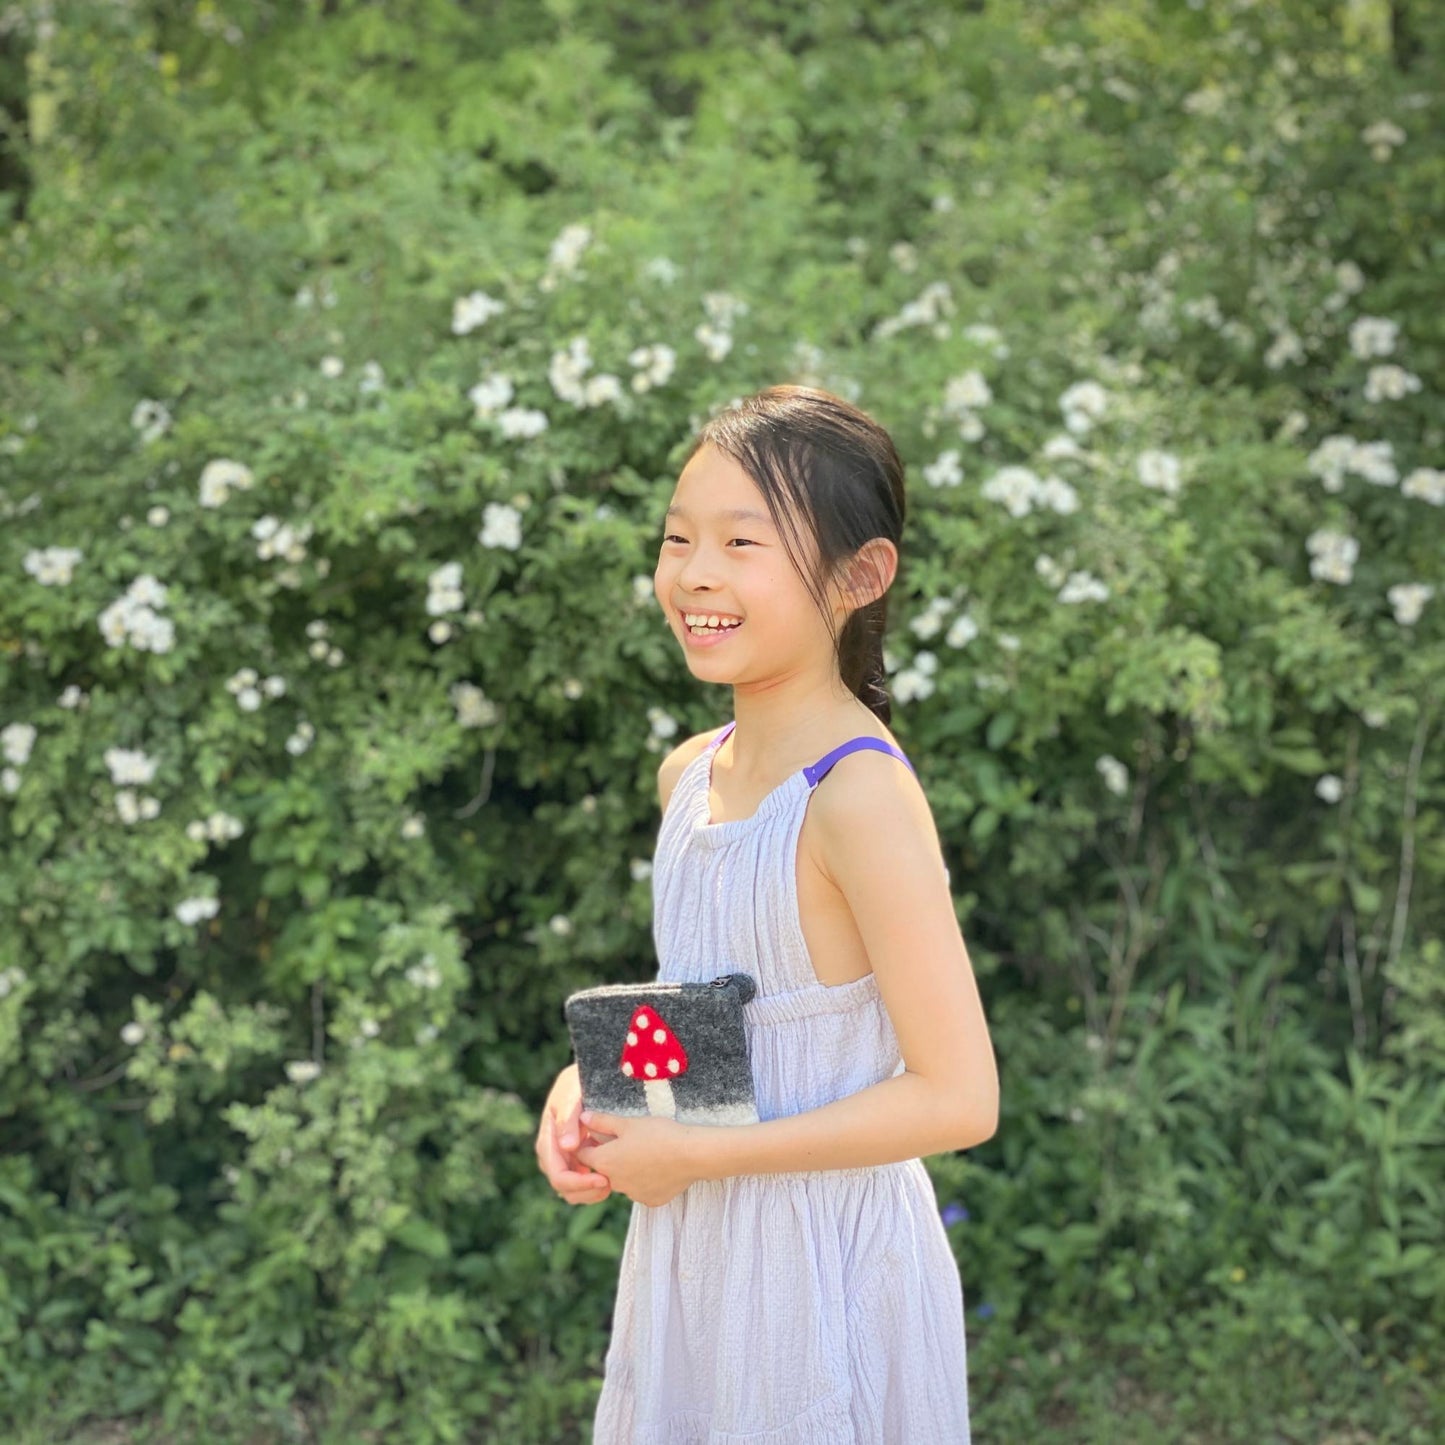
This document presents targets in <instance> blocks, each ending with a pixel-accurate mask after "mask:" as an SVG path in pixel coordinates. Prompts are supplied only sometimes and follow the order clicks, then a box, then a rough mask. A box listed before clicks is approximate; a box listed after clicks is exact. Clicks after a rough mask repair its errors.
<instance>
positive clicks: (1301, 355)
mask: <svg viewBox="0 0 1445 1445" xmlns="http://www.w3.org/2000/svg"><path fill="white" fill-rule="evenodd" d="M1304 359H1305V349H1304V346H1303V344H1302V343H1301V342H1300V339H1299V337H1298V336H1297V335H1296V334H1295V333H1294V332H1293V331H1291V330H1290V329H1289V328H1288V327H1286V328H1285V329H1284V330H1283V331H1281V332H1280V333H1279V335H1278V336H1276V337H1275V338H1274V340H1273V341H1272V342H1271V343H1270V347H1269V350H1268V351H1266V352H1265V353H1264V364H1265V365H1266V366H1267V367H1269V369H1270V370H1271V371H1278V370H1279V369H1280V368H1281V367H1282V366H1288V365H1289V364H1290V363H1295V364H1298V363H1299V362H1301V361H1303V360H1304Z"/></svg>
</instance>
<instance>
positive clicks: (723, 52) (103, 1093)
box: [0, 0, 1445, 1445]
mask: <svg viewBox="0 0 1445 1445" xmlns="http://www.w3.org/2000/svg"><path fill="white" fill-rule="evenodd" d="M1442 78H1445V12H1442V10H1441V8H1440V7H1439V6H1437V5H1433V4H1430V3H1427V0H1396V3H1393V4H1392V3H1382V0H1350V3H1345V0H1336V3H1330V0H1315V3H1308V0H1299V3H1295V0H1279V3H1263V0H1215V3H1208V4H1206V3H1203V0H1193V3H1184V0H1173V3H1171V0H976V3H954V4H939V3H924V0H889V3H886V4H885V3H866V4H865V3H846V0H839V3H820V4H815V5H809V6H803V5H788V4H783V3H779V0H726V3H724V0H696V3H673V4H656V3H651V4H649V3H642V0H630V3H626V4H623V3H619V0H594V3H591V4H585V5H584V4H580V3H576V0H547V3H541V4H538V3H534V0H529V3H520V0H493V3H481V0H474V3H462V0H392V3H360V0H328V3H316V0H311V3H294V4H279V3H263V0H206V3H182V0H152V3H141V0H131V3H126V0H66V3H64V4H58V3H52V4H41V3H20V4H9V5H5V6H4V7H3V8H0V216H3V228H0V234H3V239H0V246H3V267H0V352H3V366H0V516H3V520H4V527H3V530H0V698H3V703H0V706H3V715H0V749H3V755H0V850H3V858H0V920H3V927H0V1425H3V1430H4V1436H5V1438H6V1439H7V1440H13V1441H22V1442H36V1445H38V1442H47V1445H48V1442H54V1441H78V1442H123V1441H131V1440H134V1441H141V1440H144V1441H147V1442H151V1441H158V1442H159V1441H207V1442H221V1441H236V1442H273V1441H275V1442H281V1441H288V1442H289V1441H308V1442H310V1441H345V1442H351V1441H407V1442H430V1441H446V1442H453V1441H466V1442H474V1441H487V1442H492V1441H497V1442H507V1445H518V1442H523V1445H525V1442H572V1441H579V1442H585V1441H586V1440H587V1439H588V1438H589V1434H590V1421H591V1418H592V1409H593V1405H594V1402H595V1399H596V1394H597V1390H598V1388H599V1385H600V1374H601V1363H602V1357H603V1352H604V1350H605V1347H606V1342H607V1329H608V1324H609V1312H610V1308H611V1304H612V1298H613V1289H614V1285H615V1281H616V1273H617V1262H618V1253H619V1248H620V1243H621V1240H622V1237H623V1233H624V1230H625V1226H626V1222H627V1214H628V1210H629V1209H630V1207H631V1206H630V1202H629V1201H627V1200H626V1199H625V1198H622V1197H617V1198H613V1199H611V1200H609V1201H607V1202H606V1203H605V1204H603V1205H600V1206H594V1207H587V1208H575V1209H574V1208H569V1207H568V1206H566V1205H564V1204H563V1203H562V1202H561V1201H560V1200H559V1199H558V1198H557V1197H556V1196H555V1195H554V1194H553V1193H552V1191H551V1189H550V1188H549V1186H548V1185H547V1183H546V1181H545V1180H544V1179H543V1177H542V1176H541V1175H540V1174H539V1172H538V1170H537V1165H536V1160H535V1158H534V1155H533V1137H534V1134H535V1131H536V1127H537V1120H538V1116H539V1112H540V1109H541V1107H542V1103H543V1100H544V1099H545V1097H546V1094H547V1091H548V1089H549V1087H550V1085H551V1082H552V1079H553V1077H554V1075H555V1074H556V1072H557V1071H558V1070H559V1069H560V1068H561V1067H562V1066H563V1065H565V1064H566V1063H567V1062H568V1060H569V1048H568V1043H567V1036H566V1031H565V1027H564V1024H563V1018H562V1011H561V1005H562V1000H563V998H564V996H565V995H566V994H567V993H568V992H569V991H571V990H573V989H575V988H579V987H585V986H588V985H591V984H594V983H599V982H604V981H612V980H620V979H643V978H647V977H650V976H651V975H652V972H653V970H654V969H655V961H654V960H653V957H652V951H651V949H652V944H651V936H650V917H651V915H650V907H651V899H650V890H649V873H650V866H651V857H652V849H653V845H654V842H655V838H656V830H657V821H658V820H657V798H656V788H655V773H656V768H657V764H658V762H659V761H660V758H661V755H662V754H663V753H664V752H665V751H666V750H667V749H669V748H670V747H672V746H673V745H674V744H675V742H677V741H681V740H682V739H683V738H684V737H686V736H687V735H688V734H690V733H692V732H696V731H699V730H702V729H705V728H711V727H715V726H717V725H718V724H720V723H721V722H723V721H725V720H726V718H727V717H728V715H729V708H730V703H731V699H730V696H729V695H728V693H727V692H726V690H725V689H720V688H706V687H704V686H702V685H700V684H697V683H695V682H694V681H693V680H692V678H691V677H690V675H689V673H688V671H687V667H686V664H685V663H684V662H683V660H682V659H681V657H680V656H679V654H678V651H677V648H676V646H675V644H674V643H673V641H672V640H671V638H670V636H669V634H668V632H667V630H666V626H665V623H664V620H663V618H662V616H661V614H660V613H659V612H658V610H657V608H656V605H655V603H654V602H653V601H652V598H651V582H650V578H651V571H652V567H653V564H654V561H655V557H656V549H657V545H658V542H659V540H660V535H661V532H660V526H661V513H662V508H663V507H665V505H666V502H667V499H668V497H669V495H670V492H671V489H672V486H673V484H674V482H675V479H676V475H677V471H678V469H679V467H680V464H681V458H682V457H683V456H684V455H685V452H686V449H687V445H688V443H689V441H690V438H691V434H692V432H693V430H694V428H695V427H696V426H697V425H699V424H700V423H701V421H702V420H704V419H705V418H706V417H707V416H709V415H711V414H712V413H713V412H715V411H716V410H718V409H719V408H722V407H725V406H727V405H728V404H729V403H730V401H732V400H733V399H735V398H737V397H741V396H743V395H746V394H747V393H749V392H751V391H753V390H756V389H758V388H760V387H762V386H766V385H769V384H771V383H774V382H778V381H795V382H804V383H808V384H813V385H819V386H823V387H826V388H828V389H829V390H832V391H835V392H837V393H839V394H841V395H843V396H845V397H847V398H849V399H850V400H853V401H855V402H857V403H858V404H859V405H861V406H863V407H864V408H865V409H867V410H868V411H869V412H870V413H871V414H872V415H874V416H875V417H876V418H877V419H878V420H879V421H880V422H882V423H883V424H884V425H885V426H887V427H888V428H889V429H890V431H891V432H892V434H893V436H894V438H895V439H896V441H897V443H898V445H899V448H900V450H901V452H902V454H903V456H904V459H905V461H906V462H907V464H908V470H909V489H910V491H909V495H910V501H909V517H908V527H907V533H906V546H905V550H904V560H903V567H902V571H901V573H900V577H899V581H898V583H897V584H896V585H895V587H894V590H893V593H892V603H891V616H890V632H889V637H888V659H887V661H888V669H889V672H890V680H891V681H890V685H891V688H892V692H893V697H894V718H893V725H894V729H895V731H896V733H897V735H898V737H899V739H900V741H901V742H902V744H903V745H904V747H905V748H906V749H907V751H908V752H909V754H910V756H911V757H912V758H913V759H914V760H915V762H916V764H917V767H918V770H919V774H920V777H921V780H922V782H923V784H924V787H925V789H926V791H927V793H928V796H929V799H930V801H931V804H932V807H933V810H934V814H935V817H936V820H937V823H938V826H939V831H940V835H941V837H942V839H943V843H944V847H945V853H946V858H947V862H948V864H949V868H950V871H951V875H952V880H953V886H954V889H955V892H956V902H957V908H958V916H959V920H960V924H961V926H962V929H963V932H964V936H965V938H966V940H967V942H968V946H969V950H970V953H971V955H972V958H973V961H974V965H975V968H976V970H977V973H978V976H979V980H980V986H981V989H982V992H983V996H984V1001H985V1006H986V1009H987V1011H988V1014H989V1018H990V1022H991V1027H992V1030H993V1036H994V1041H995V1046H996V1049H997V1053H998V1058H999V1064H1000V1070H1001V1076H1002V1088H1003V1106H1002V1108H1003V1112H1002V1122H1001V1127H1000V1129H999V1132H998V1134H997V1135H996V1136H995V1137H994V1138H993V1139H991V1140H989V1141H988V1142H987V1144H985V1145H983V1146H982V1147H980V1148H977V1149H974V1150H971V1151H967V1152H966V1153H962V1152H961V1153H957V1154H949V1155H941V1156H936V1157H934V1158H932V1159H930V1160H929V1161H928V1167H929V1170H930V1173H931V1174H932V1176H933V1178H934V1181H935V1183H936V1186H937V1189H938V1198H939V1204H940V1208H941V1209H942V1211H943V1219H944V1222H945V1225H946V1226H947V1229H948V1233H949V1236H950V1238H951V1239H952V1240H953V1242H954V1246H955V1249H956V1253H957V1258H958V1262H959V1268H960V1272H961V1277H962V1279H963V1283H964V1290H965V1296H966V1305H967V1311H968V1314H967V1319H968V1329H969V1342H970V1357H969V1384H970V1389H971V1393H972V1399H973V1409H974V1419H975V1429H976V1436H977V1438H978V1439H979V1440H980V1441H981V1442H983V1441H987V1442H998V1445H1003V1442H1046V1445H1047V1442H1078V1441H1099V1442H1108V1445H1117V1442H1128V1441H1139V1442H1155V1441H1189V1442H1226V1441H1228V1442H1234V1441H1239V1442H1251V1445H1259V1442H1296V1441H1298V1442H1310V1445H1326V1442H1328V1445H1358V1442H1375V1441H1412V1442H1415V1441H1418V1442H1426V1441H1434V1440H1438V1439H1441V1438H1445V1397H1442V1388H1441V1383H1440V1382H1441V1369H1440V1364H1441V1359H1442V1356H1445V1240H1442V1225H1441V1219H1442V1203H1445V1200H1442V1194H1445V1169H1442V1159H1445V1153H1442V1145H1445V944H1442V923H1445V893H1442V888H1441V883H1442V875H1445V836H1442V812H1441V810H1442V798H1445V761H1442V760H1445V751H1442V749H1441V746H1440V742H1441V734H1442V729H1445V717H1442V698H1445V645H1442V638H1445V632H1442V618H1445V596H1441V595H1437V593H1438V590H1439V589H1440V588H1441V586H1442V585H1445V579H1442V577H1441V571H1442V566H1441V563H1442V557H1445V525H1442V524H1445V470H1442V469H1445V411H1442V406H1441V387H1442V380H1445V369H1442V359H1445V309H1442V304H1441V303H1442V299H1445V297H1442V279H1441V278H1442V261H1445V241H1442V232H1441V229H1440V216H1441V214H1442V211H1445V150H1442V146H1441V144H1440V140H1441V134H1442V115H1441V104H1442V102H1441V96H1442ZM745 1363H746V1362H739V1364H740V1365H745Z"/></svg>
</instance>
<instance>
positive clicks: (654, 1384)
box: [538, 386, 998, 1445]
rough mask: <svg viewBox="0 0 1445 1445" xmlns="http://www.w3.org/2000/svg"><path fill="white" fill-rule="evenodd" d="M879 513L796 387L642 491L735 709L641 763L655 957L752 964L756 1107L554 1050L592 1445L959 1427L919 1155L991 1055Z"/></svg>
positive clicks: (660, 593) (695, 974)
mask: <svg viewBox="0 0 1445 1445" xmlns="http://www.w3.org/2000/svg"><path fill="white" fill-rule="evenodd" d="M903 520H904V485H903V465H902V462H901V461H900V460H899V457H898V453H897V451H896V449H895V448H894V445H893V442H892V441H891V439H890V438H889V436H888V434H887V433H886V432H885V431H884V430H883V429H882V428H881V427H880V426H878V424H877V423H876V422H874V421H873V420H872V419H871V418H870V417H869V416H867V415H866V414H865V413H863V412H862V411H860V410H858V409H857V408H856V407H854V406H852V405H850V404H849V403H848V402H846V401H843V400H842V399H841V398H839V397H836V396H833V395H831V394H830V393H828V392H824V391H818V390H814V389H811V388H805V387H796V386H777V387H771V388H769V389H768V390H766V391H763V392H760V393H758V394H757V395H756V396H752V397H749V398H748V399H746V400H745V401H743V402H742V403H741V404H740V405H738V406H736V407H734V408H733V409H730V410H728V411H725V412H723V413H721V414H720V415H719V416H717V417H715V418H713V419H712V420H711V421H710V422H708V424H707V425H706V426H705V427H704V428H703V429H702V431H701V432H700V434H699V435H698V437H697V440H696V443H695V445H694V447H693V450H692V452H691V453H690V455H689V457H688V459H687V462H686V464H685V466H684V467H683V469H682V473H681V475H680V476H679V478H678V482H677V486H676V489H675V491H674V492H673V495H672V499H671V503H670V505H669V507H668V509H667V512H666V516H665V520H664V524H663V527H662V533H663V535H662V539H661V547H660V553H659V557H658V563H657V571H656V576H655V580H654V586H655V591H656V595H657V600H658V602H659V603H660V604H661V605H662V609H663V612H664V615H665V616H666V618H667V621H668V624H669V626H670V627H671V629H672V632H673V634H674V636H675V637H676V638H677V641H678V644H679V645H680V647H681V648H682V650H683V655H684V656H685V658H686V659H687V664H688V667H689V668H690V670H691V671H692V673H693V675H694V676H695V677H696V678H698V679H699V680H700V681H703V682H711V683H718V684H725V685H727V686H729V687H730V688H731V689H732V700H733V721H732V722H731V723H729V724H727V725H726V726H725V727H721V728H718V729H715V730H713V731H709V732H705V733H701V734H699V735H697V736H696V737H692V738H689V739H688V740H687V741H686V742H684V743H682V744H681V745H680V746H679V747H677V748H676V749H674V750H673V752H672V753H670V754H669V755H668V756H667V758H665V759H664V760H663V763H662V765H661V767H660V769H659V771H658V795H659V801H660V803H661V806H662V810H663V818H662V826H661V830H660V832H659V835H658V843H657V850H656V854H655V857H654V864H653V875H652V877H653V899H654V918H653V933H654V938H655V942H656V945H657V953H658V958H659V962H660V966H659V970H658V977H659V979H662V980H667V981H673V980H676V981H688V982H705V981H707V980H709V979H712V978H714V977H715V976H717V975H718V974H719V973H721V972H723V971H725V970H741V971H745V972H747V973H750V974H751V975H752V976H753V977H754V979H755V980H756V981H757V994H756V996H755V997H754V998H753V999H752V1001H751V1002H749V1003H747V1004H746V1005H744V1009H743V1012H744V1022H745V1026H746V1030H747V1036H748V1051H749V1057H750V1062H751V1067H752V1071H753V1076H754V1085H755V1090H756V1095H757V1107H758V1116H759V1122H758V1123H756V1124H740V1125H709V1124H688V1123H681V1122H679V1121H678V1120H676V1119H674V1118H662V1117H646V1118H631V1117H621V1116H617V1115H612V1114H603V1113H596V1112H589V1113H582V1114H580V1116H579V1114H578V1110H577V1094H576V1080H575V1065H572V1066H569V1068H570V1069H571V1070H572V1071H573V1073H572V1076H571V1077H570V1078H569V1079H566V1080H565V1081H564V1079H563V1078H562V1077H561V1076H559V1080H558V1086H557V1087H556V1088H554V1090H553V1096H552V1098H551V1099H549V1101H548V1109H547V1111H546V1117H545V1118H544V1120H543V1127H542V1130H541V1131H539V1138H538V1157H539V1161H540V1162H541V1164H542V1167H543V1169H544V1170H545V1172H546V1173H547V1174H548V1177H549V1178H550V1179H551V1180H552V1182H553V1184H554V1187H556V1188H557V1189H558V1191H559V1192H560V1193H562V1194H563V1196H564V1197H565V1198H569V1199H571V1200H572V1201H573V1202H577V1203H584V1202H590V1201H591V1200H594V1199H598V1198H604V1197H606V1195H607V1193H608V1192H609V1191H619V1192H621V1193H623V1194H625V1195H627V1196H628V1197H629V1198H630V1199H631V1200H632V1201H633V1207H632V1212H631V1216H630V1219H629V1223H628V1229H627V1237H626V1241H625V1244H624V1248H623V1253H622V1260H621V1265H620V1273H619V1280H618V1292H617V1299H616V1304H615V1307H614V1310H613V1319H612V1334H611V1341H610V1344H609V1347H608V1351H607V1357H606V1363H605V1377H604V1380H603V1387H602V1393H601V1398H600V1399H599V1401H598V1405H597V1414H596V1419H595V1422H594V1433H593V1440H594V1442H595V1445H692V1442H703V1441H708V1440H723V1439H726V1440H728V1441H730V1442H741V1441H749V1440H756V1441H758V1442H763V1441H767V1442H768V1445H843V1442H853V1445H900V1442H905V1441H906V1442H908V1445H967V1442H968V1440H969V1424H968V1381H967V1356H966V1344H965V1338H964V1318H963V1293H962V1286H961V1282H960V1279H959V1275H958V1268H957V1265H956V1263H955V1261H954V1258H953V1254H952V1251H951V1249H950V1246H949V1243H948V1239H947V1236H946V1235H945V1233H944V1229H943V1225H942V1222H941V1220H940V1218H939V1214H938V1208H937V1201H936V1198H935V1195H934V1191H933V1185H932V1181H931V1180H930V1178H929V1176H928V1174H927V1172H926V1170H925V1169H924V1166H923V1163H922V1158H923V1156H926V1155H928V1154H934V1153H939V1152H942V1151H947V1150H954V1149H967V1148H970V1147H972V1146H973V1145H976V1144H979V1143H982V1142H983V1141H984V1140H986V1139H988V1138H989V1137H990V1136H991V1135H992V1134H993V1133H994V1131H995V1129H996V1127H997V1119H998V1076H997V1072H996V1068H995V1063H994V1057H993V1049H992V1045H991V1043H990V1040H989V1035H988V1027H987V1024H986V1022H985V1019H984V1013H983V1007H982V1004H981V1002H980V999H979V994H978V988H977V985H976V983H975V980H974V976H973V970H972V967H971V965H970V963H969V958H968V952H967V950H966V948H965V946H964V942H963V938H962V935H961V934H960V931H959V927H958V922H957V918H956V915H955V913H954V907H953V902H952V898H951V896H950V893H949V885H948V874H947V870H946V868H945V867H944V862H943V857H942V852H941V848H940V844H939V839H938V835H937V831H936V829H935V827H934V823H933V817H932V813H931V811H930V809H929V805H928V801H927V798H926V797H925V795H924V792H923V789H922V787H921V786H920V784H919V782H918V779H917V777H916V776H915V775H914V772H913V767H912V764H911V763H910V762H909V761H908V759H907V758H906V757H905V756H904V754H903V752H902V750H901V749H900V748H899V747H898V745H897V743H896V740H895V739H894V737H893V735H892V733H891V732H890V731H889V729H888V726H887V724H888V721H889V718H890V708H889V703H888V697H887V693H886V691H885V689H884V675H883V658H882V645H883V629H884V624H885V620H886V608H887V592H888V588H889V587H890V586H891V585H892V582H893V579H894V577H895V575H896V572H897V568H898V561H899V545H900V542H901V538H902V531H903ZM566 1073H567V1071H564V1074H566ZM579 1120H580V1124H581V1125H585V1126H586V1127H587V1128H588V1129H589V1130H590V1133H591V1135H592V1137H593V1139H594V1140H596V1141H600V1142H589V1143H580V1144H579V1142H578V1138H579Z"/></svg>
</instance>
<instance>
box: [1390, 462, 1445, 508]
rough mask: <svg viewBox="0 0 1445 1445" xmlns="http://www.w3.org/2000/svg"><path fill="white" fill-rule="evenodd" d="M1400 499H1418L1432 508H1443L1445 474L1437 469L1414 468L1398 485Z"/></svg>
mask: <svg viewBox="0 0 1445 1445" xmlns="http://www.w3.org/2000/svg"><path fill="white" fill-rule="evenodd" d="M1400 495H1401V496H1402V497H1418V498H1419V499H1420V500H1421V501H1422V502H1429V503H1430V505H1431V506H1433V507H1445V472H1442V471H1440V470H1439V469H1438V468H1437V467H1416V468H1415V470H1414V471H1413V472H1411V473H1410V475H1409V476H1408V477H1406V478H1405V480H1404V481H1403V482H1401V483H1400Z"/></svg>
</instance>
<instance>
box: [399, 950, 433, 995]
mask: <svg viewBox="0 0 1445 1445" xmlns="http://www.w3.org/2000/svg"><path fill="white" fill-rule="evenodd" d="M406 981H407V982H408V983H409V984H411V985H412V987H414V988H440V987H441V983H442V971H441V969H439V968H438V967H437V965H436V960H435V959H434V958H433V957H432V955H431V954H429V953H427V954H423V955H422V960H421V962H420V963H414V964H412V966H411V967H410V968H409V969H407V971H406Z"/></svg>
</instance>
